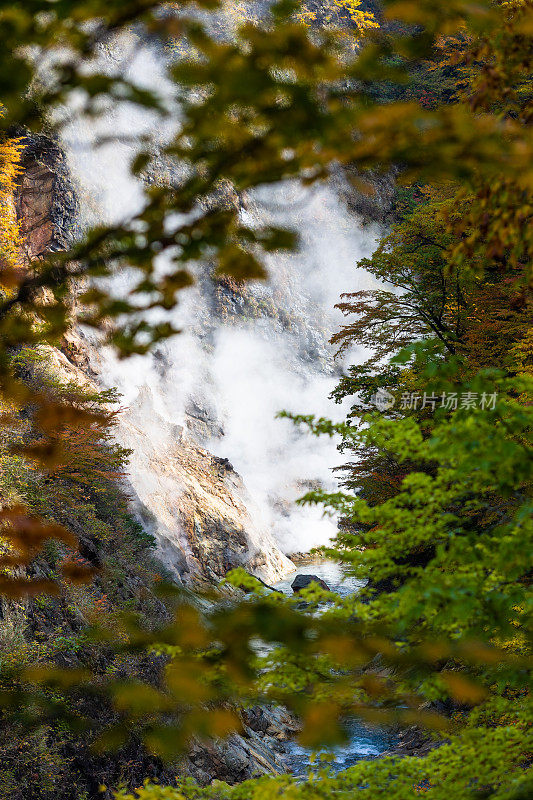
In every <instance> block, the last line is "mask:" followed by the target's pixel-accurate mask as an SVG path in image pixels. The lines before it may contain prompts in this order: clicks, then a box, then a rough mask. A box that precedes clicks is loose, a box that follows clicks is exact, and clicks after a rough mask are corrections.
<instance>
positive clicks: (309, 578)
mask: <svg viewBox="0 0 533 800" xmlns="http://www.w3.org/2000/svg"><path fill="white" fill-rule="evenodd" d="M310 583H318V585H319V586H320V588H321V589H325V590H326V591H327V592H329V591H330V588H329V586H328V585H327V583H326V581H323V580H322V578H319V577H318V576H317V575H297V576H296V577H295V579H294V580H293V582H292V583H291V589H292V591H293V592H294V593H295V594H297V593H298V592H301V590H302V589H307V587H308V586H309V584H310Z"/></svg>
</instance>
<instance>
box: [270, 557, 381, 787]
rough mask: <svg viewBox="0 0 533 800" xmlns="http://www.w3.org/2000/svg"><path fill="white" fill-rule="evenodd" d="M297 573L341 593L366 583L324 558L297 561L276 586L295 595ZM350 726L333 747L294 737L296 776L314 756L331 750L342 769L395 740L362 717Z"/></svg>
mask: <svg viewBox="0 0 533 800" xmlns="http://www.w3.org/2000/svg"><path fill="white" fill-rule="evenodd" d="M297 575H316V576H317V577H318V578H322V580H324V581H325V582H326V583H327V585H328V586H329V588H330V589H332V590H333V591H335V592H337V593H338V594H339V595H340V596H341V597H346V596H347V595H349V594H354V593H355V592H357V591H358V590H359V589H360V588H361V587H362V585H363V584H362V582H361V581H359V580H357V579H356V578H353V577H351V576H349V575H346V573H345V571H344V569H343V566H342V565H341V564H338V563H336V562H334V561H323V562H318V563H313V562H309V563H302V564H298V565H297V568H296V571H295V572H291V574H290V575H289V576H288V577H286V578H285V579H284V580H282V581H280V582H279V583H276V584H275V588H276V589H280V590H281V591H282V592H284V593H285V594H288V595H292V594H293V592H292V589H291V584H292V582H293V581H294V579H295V577H296V576H297ZM347 727H348V734H349V740H348V741H347V742H346V743H344V744H342V745H337V746H336V747H333V748H328V749H323V750H319V751H315V750H312V749H309V748H306V747H302V746H301V745H299V744H298V743H297V742H295V741H291V742H289V743H288V744H287V755H286V761H287V765H288V768H289V770H290V772H292V773H293V774H294V775H296V776H305V775H307V773H308V772H309V770H310V769H312V768H313V767H317V766H318V765H319V762H318V760H315V761H313V757H316V756H317V755H325V754H329V766H330V768H331V769H332V770H333V771H334V772H340V771H341V770H344V769H347V768H348V767H351V766H352V765H353V764H356V763H357V762H358V761H361V760H362V759H364V758H376V757H377V756H379V755H381V753H383V752H385V751H386V750H388V749H389V748H390V747H391V746H392V744H393V743H394V742H393V734H392V733H391V732H390V731H387V730H385V729H383V728H377V727H375V726H371V725H367V724H366V723H364V722H362V721H361V720H359V719H356V718H354V719H352V720H350V721H349V722H348V725H347Z"/></svg>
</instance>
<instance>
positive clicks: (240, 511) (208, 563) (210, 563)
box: [16, 136, 293, 583]
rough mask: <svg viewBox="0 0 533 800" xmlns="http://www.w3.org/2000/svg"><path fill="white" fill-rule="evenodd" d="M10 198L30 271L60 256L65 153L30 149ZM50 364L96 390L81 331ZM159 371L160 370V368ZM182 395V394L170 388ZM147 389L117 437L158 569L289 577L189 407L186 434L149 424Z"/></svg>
mask: <svg viewBox="0 0 533 800" xmlns="http://www.w3.org/2000/svg"><path fill="white" fill-rule="evenodd" d="M22 170H23V171H22V175H21V178H20V183H19V191H18V196H17V198H16V206H17V212H18V216H19V219H20V223H21V230H22V234H23V237H24V249H25V256H26V261H27V262H28V263H31V261H33V260H34V259H40V258H42V257H43V256H44V255H45V254H46V253H47V252H50V251H53V250H58V249H62V248H63V247H65V246H66V245H67V243H68V241H69V240H70V239H71V238H72V236H73V232H74V231H75V230H76V225H77V201H76V193H75V191H74V189H73V186H72V183H71V181H70V179H69V174H68V169H67V167H66V163H65V158H64V155H63V153H62V150H61V148H60V147H59V146H58V145H57V144H56V143H55V142H53V141H51V140H49V139H47V138H46V137H44V136H39V137H31V138H29V139H28V140H27V143H26V147H25V150H24V156H23V159H22ZM49 359H50V361H52V362H53V363H54V367H55V369H56V370H57V372H58V375H60V376H62V377H64V379H65V380H66V381H69V380H74V381H76V382H78V383H82V384H86V383H88V382H89V383H91V384H92V385H94V386H95V387H101V380H100V375H101V372H100V367H102V370H101V371H102V372H105V369H104V367H103V366H102V363H101V362H102V357H101V354H100V351H99V348H98V346H97V345H96V343H95V342H94V341H92V340H89V339H88V338H87V336H86V334H85V333H84V332H83V331H82V330H80V329H77V328H74V329H72V330H71V331H69V333H68V334H67V335H66V336H65V338H64V341H63V344H62V346H61V350H50V351H49ZM160 368H161V370H163V371H164V370H165V364H164V363H161V356H160ZM176 391H177V392H179V387H176ZM150 394H151V387H150V385H149V383H148V384H147V385H144V386H143V387H142V390H141V391H140V392H139V393H138V395H137V396H136V397H135V398H134V400H133V402H132V403H131V404H130V405H128V406H127V407H125V408H124V409H123V412H122V414H121V416H120V422H119V425H118V427H117V437H118V439H119V440H120V441H121V443H122V444H124V445H126V446H127V447H129V448H131V449H132V451H133V454H132V473H133V476H132V486H131V494H132V508H133V510H134V513H135V514H136V516H137V517H138V519H139V520H140V521H141V523H142V524H143V526H144V527H145V528H146V529H147V530H148V531H149V532H150V533H152V534H153V535H154V536H155V538H156V540H157V543H158V551H159V556H160V558H161V560H162V561H163V562H164V564H165V565H166V566H167V567H169V568H170V569H171V570H172V571H173V573H174V575H175V577H176V578H179V579H181V580H182V581H184V582H187V583H195V582H197V581H200V582H201V581H208V582H210V583H216V582H218V581H219V580H220V579H221V578H223V577H224V575H225V574H226V573H227V571H228V570H229V569H232V568H233V567H236V566H245V567H246V568H247V569H249V570H250V571H251V572H253V573H254V574H257V575H258V576H259V577H261V578H263V579H264V580H267V581H275V580H276V579H278V578H280V577H282V576H283V575H284V574H286V573H287V572H290V571H291V569H292V568H293V567H292V564H291V562H290V561H289V560H288V559H287V558H286V557H285V556H284V555H283V554H282V552H281V551H280V549H279V547H278V546H277V545H276V543H275V542H274V541H273V539H272V537H271V535H270V534H269V532H268V531H267V530H266V529H264V528H262V527H261V525H260V524H259V523H258V518H259V514H257V515H255V514H254V504H253V502H252V500H251V498H250V497H249V495H248V493H247V491H246V488H245V486H244V484H243V481H242V479H241V477H240V476H239V475H238V474H237V473H236V472H235V470H234V469H233V468H232V466H231V464H229V462H228V461H227V460H226V459H223V458H220V457H217V456H215V455H214V454H212V453H211V452H209V450H208V449H206V448H205V447H202V446H201V445H200V441H201V439H202V437H203V438H205V436H206V433H207V431H208V430H209V429H210V426H212V421H210V420H209V417H208V415H206V413H205V411H202V410H201V409H199V408H198V406H196V407H194V405H191V406H190V407H189V409H188V414H187V415H186V418H185V424H183V425H175V424H171V423H170V424H168V423H166V422H165V420H163V419H161V420H159V421H158V420H156V419H154V416H153V415H154V408H153V403H152V402H151V400H150Z"/></svg>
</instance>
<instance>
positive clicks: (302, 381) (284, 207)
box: [63, 34, 378, 554]
mask: <svg viewBox="0 0 533 800" xmlns="http://www.w3.org/2000/svg"><path fill="white" fill-rule="evenodd" d="M102 58H103V59H104V62H105V64H106V69H109V70H113V69H117V70H120V69H126V71H127V74H128V77H130V79H133V80H135V81H136V82H137V83H138V84H139V85H142V86H144V87H148V88H153V87H154V86H156V87H157V89H158V91H159V92H160V93H161V95H162V96H163V97H164V98H165V100H166V102H167V104H168V107H169V109H171V111H172V114H171V115H170V116H169V118H168V121H167V122H166V123H165V125H163V126H161V124H160V120H159V119H158V118H157V117H156V115H155V114H154V113H153V112H150V111H145V110H142V109H139V108H136V107H133V106H131V105H128V104H121V105H119V106H118V107H114V108H110V109H108V111H107V113H106V114H104V115H103V116H102V117H99V118H98V119H90V120H89V119H84V118H81V117H78V118H77V119H76V120H75V121H73V122H72V123H71V124H69V125H68V126H67V127H66V130H65V133H64V136H63V141H64V145H65V149H66V152H67V157H68V160H69V164H70V168H71V171H72V173H73V175H74V176H75V178H76V179H77V182H78V184H79V187H80V201H81V205H82V211H83V216H84V220H85V222H86V223H88V224H89V223H93V222H94V221H98V222H102V221H105V222H120V221H122V220H125V219H127V218H128V217H130V216H131V215H133V214H135V213H136V212H138V211H139V209H140V208H142V205H143V202H144V187H143V184H142V182H141V181H140V180H138V179H136V178H134V177H132V176H131V174H130V172H129V165H130V163H131V161H132V159H133V157H134V156H135V152H136V150H137V149H138V145H137V146H136V145H135V143H132V142H131V141H121V138H123V139H131V137H132V135H133V136H134V137H138V138H139V140H140V138H141V137H142V136H145V135H147V134H149V135H150V136H151V137H152V139H153V141H154V145H157V143H158V142H159V143H161V141H165V139H166V138H167V137H168V136H170V135H171V134H172V132H173V131H175V130H176V127H177V126H179V109H178V108H177V106H176V104H175V102H174V97H173V94H172V88H171V86H170V85H169V84H168V82H167V81H166V78H165V70H164V65H163V64H162V61H161V57H160V55H159V54H158V53H156V52H155V51H154V50H152V49H151V48H150V47H148V46H145V45H143V44H142V43H141V42H140V41H139V39H138V38H137V37H136V36H134V34H128V36H125V37H122V38H121V40H120V41H119V42H117V43H116V44H115V45H113V48H112V50H111V54H109V52H103V53H102ZM99 66H100V65H99ZM122 135H123V136H122ZM113 136H116V137H117V138H118V141H115V142H112V143H110V144H105V145H103V146H97V142H98V140H99V139H100V138H101V137H113ZM242 202H243V205H244V209H243V212H242V213H243V214H245V215H246V216H247V218H248V220H247V221H248V222H250V221H252V222H253V221H254V220H255V221H259V220H262V221H265V220H266V221H269V222H272V223H274V224H280V223H281V224H285V225H288V226H289V227H292V228H294V229H295V230H296V231H297V232H298V233H299V234H300V236H301V247H300V249H299V251H298V252H296V253H292V254H285V255H279V254H278V255H272V256H270V257H269V259H268V269H269V274H270V275H271V278H270V281H269V282H268V284H266V285H264V284H256V285H254V286H252V287H249V288H248V289H246V290H245V292H244V293H243V295H242V296H237V297H235V296H231V295H227V296H223V297H222V300H223V301H225V302H227V305H228V308H229V309H230V310H229V312H228V313H227V314H226V315H225V316H223V315H221V314H220V313H219V308H218V306H217V303H218V302H219V301H220V297H218V299H217V295H216V291H215V289H214V288H213V286H212V285H211V284H210V282H209V281H207V280H206V278H205V268H203V267H202V266H201V265H199V267H198V277H199V281H198V283H197V285H196V286H195V287H193V288H192V289H190V290H187V291H186V292H182V293H181V295H180V296H181V297H182V298H183V299H182V301H181V303H180V306H179V307H178V308H177V309H176V310H175V311H174V312H172V313H173V322H174V324H176V325H177V326H179V327H182V328H183V329H184V331H185V332H184V333H183V334H182V335H180V336H178V337H175V338H174V339H172V340H170V341H168V342H166V343H165V344H164V345H162V346H160V347H158V348H157V350H156V352H154V353H152V354H149V355H147V356H142V357H141V356H134V357H132V358H130V359H128V360H126V361H121V362H119V361H118V360H117V359H116V357H115V356H114V355H113V353H112V352H109V351H106V350H103V349H102V348H98V349H96V348H95V350H94V352H93V368H94V369H95V371H97V372H98V374H99V376H100V379H101V380H102V381H103V382H104V384H105V385H108V386H116V387H117V388H118V389H119V391H120V392H121V393H122V395H123V404H124V405H125V406H127V407H128V411H127V413H126V415H125V416H126V420H125V424H124V425H122V427H121V432H120V436H121V440H122V442H123V444H125V445H126V446H128V447H131V448H132V449H133V455H132V459H131V482H132V484H133V486H134V488H135V490H136V492H137V493H138V496H139V498H140V500H141V502H142V503H145V504H146V505H147V506H148V507H151V508H153V507H154V497H156V498H158V500H157V502H158V503H159V504H160V506H161V507H163V506H164V513H163V512H162V517H163V518H164V525H165V526H166V527H167V528H168V529H172V528H173V526H174V527H176V526H178V524H179V523H178V521H177V520H178V514H177V511H176V508H177V505H179V497H180V493H181V486H180V485H179V482H178V480H177V478H173V477H172V475H171V474H169V473H168V472H167V473H165V474H164V475H163V474H162V473H161V471H157V470H155V469H154V463H156V462H157V463H159V462H161V460H162V459H163V460H164V458H165V455H164V454H165V452H167V451H169V450H170V449H171V447H172V442H173V441H176V440H177V439H179V438H180V437H182V436H183V435H187V436H191V437H193V438H194V439H195V440H196V441H197V442H198V443H199V444H200V445H201V446H203V447H205V448H206V449H208V450H210V451H211V452H212V453H214V454H215V455H217V456H218V457H220V458H224V459H228V460H229V461H230V462H231V464H232V465H233V467H234V469H235V470H236V471H237V472H238V473H239V474H240V475H241V476H242V478H243V480H244V483H245V486H246V488H247V490H248V493H249V495H250V496H251V498H252V501H253V502H252V503H251V504H250V513H251V514H252V515H253V516H254V522H255V523H257V526H258V527H259V528H260V529H261V530H263V531H264V534H263V535H264V536H265V539H270V536H271V535H272V536H273V538H274V539H275V541H276V542H277V544H278V545H279V547H280V548H281V550H282V551H283V552H284V553H288V554H290V553H294V552H305V551H308V550H309V549H310V548H312V547H314V546H317V545H320V544H325V543H327V542H328V541H329V540H330V539H331V538H332V536H334V535H335V533H336V522H335V520H334V519H331V518H324V517H323V516H322V513H321V511H320V509H317V508H308V507H306V508H299V507H297V506H296V505H295V503H294V501H295V500H296V498H297V497H299V496H300V495H301V494H302V493H304V492H305V491H307V489H308V488H311V487H314V486H318V485H320V486H323V487H325V488H326V489H335V488H336V482H335V480H334V477H333V474H332V468H333V467H335V466H337V465H338V464H339V461H340V456H339V453H338V451H337V449H336V442H335V441H333V440H330V439H328V438H324V439H316V438H315V437H311V436H310V435H309V434H307V433H303V432H301V431H299V430H297V429H296V428H295V427H294V425H293V424H292V423H291V422H289V421H287V420H280V419H278V418H276V414H277V413H278V412H279V411H280V410H282V409H285V410H288V411H292V412H297V413H306V414H310V413H311V414H316V415H317V416H328V417H332V418H334V419H335V418H337V419H339V418H340V417H341V415H342V409H341V408H339V407H338V406H336V405H335V404H334V403H333V402H332V401H331V400H329V399H328V395H329V394H330V392H331V390H332V389H333V387H334V386H335V383H336V380H337V378H338V373H339V370H340V367H341V365H340V364H336V363H335V361H334V358H333V355H334V354H333V351H332V348H331V346H330V345H329V344H328V339H329V336H330V335H331V333H332V332H333V331H334V330H336V329H337V328H338V325H339V323H340V320H341V315H340V313H339V312H338V311H335V309H334V308H333V306H334V304H335V303H336V302H337V301H338V298H339V295H340V294H341V293H342V292H346V291H355V290H358V289H362V288H370V287H371V286H372V285H373V283H372V282H371V281H372V279H371V278H370V277H369V276H368V274H367V273H365V272H364V271H363V270H360V269H357V268H356V264H357V261H358V260H359V259H361V258H362V257H363V256H366V255H369V254H370V253H371V251H372V249H373V246H374V242H375V238H376V235H377V233H378V232H377V231H376V230H375V229H372V228H363V227H362V226H361V223H360V221H359V220H358V219H357V218H355V217H354V216H353V215H351V214H349V213H348V211H347V210H346V208H345V207H344V206H343V205H342V203H341V202H340V200H339V199H338V193H337V191H336V189H335V186H334V185H333V184H331V185H321V186H318V187H315V188H303V187H302V186H300V185H298V184H297V183H295V182H289V183H286V184H283V185H277V186H272V187H265V188H263V189H261V190H258V191H255V192H253V193H252V194H250V195H249V196H247V197H245V198H243V199H242ZM161 268H162V269H164V268H165V263H164V260H163V262H162V264H161ZM203 270H204V271H203ZM127 285H128V276H127V274H124V275H123V276H118V277H117V279H116V280H115V281H114V284H113V290H114V291H115V292H118V293H120V292H123V291H125V290H126V289H127ZM239 303H240V305H239ZM250 308H251V309H254V313H253V314H252V313H250ZM86 335H87V336H88V337H91V336H93V334H90V333H88V332H87V333H86ZM95 343H96V342H95ZM363 356H364V353H357V352H352V353H350V354H349V355H348V357H349V359H350V362H351V363H354V360H355V361H357V360H358V359H362V358H363ZM178 540H179V546H180V547H181V548H182V549H183V550H186V549H187V542H186V541H185V539H184V537H183V536H182V535H181V534H179V532H178Z"/></svg>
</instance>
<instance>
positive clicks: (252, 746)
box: [186, 706, 299, 786]
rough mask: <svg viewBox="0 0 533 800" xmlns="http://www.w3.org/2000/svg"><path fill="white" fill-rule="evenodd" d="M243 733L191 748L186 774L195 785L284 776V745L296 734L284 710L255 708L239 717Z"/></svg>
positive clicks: (295, 728) (290, 718)
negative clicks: (277, 775)
mask: <svg viewBox="0 0 533 800" xmlns="http://www.w3.org/2000/svg"><path fill="white" fill-rule="evenodd" d="M241 718H242V723H243V730H242V733H241V734H233V735H232V736H230V737H228V739H227V740H226V741H224V742H220V741H213V742H210V743H208V744H206V743H205V742H202V744H197V745H193V747H192V749H191V752H190V754H189V757H188V760H187V765H186V770H187V772H188V773H189V774H190V775H191V777H193V778H194V779H195V780H196V781H198V783H200V784H201V785H202V786H207V785H208V784H210V783H211V781H213V780H220V781H225V782H226V783H240V782H241V781H245V780H248V779H249V778H254V777H258V776H260V775H268V774H270V775H271V774H281V773H283V772H287V762H286V759H285V752H286V745H285V742H287V741H288V740H289V739H290V738H291V737H293V736H294V735H295V733H296V732H297V731H298V730H299V725H298V723H297V722H296V721H295V720H294V718H293V717H291V716H290V715H289V714H288V713H287V712H286V711H285V710H284V709H280V708H270V707H267V706H254V707H253V708H251V709H247V710H245V711H243V712H242V713H241Z"/></svg>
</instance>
